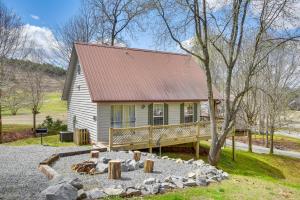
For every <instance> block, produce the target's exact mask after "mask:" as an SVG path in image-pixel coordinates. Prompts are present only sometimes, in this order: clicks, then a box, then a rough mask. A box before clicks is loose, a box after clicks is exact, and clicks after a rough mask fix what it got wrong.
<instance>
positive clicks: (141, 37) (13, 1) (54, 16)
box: [0, 0, 300, 63]
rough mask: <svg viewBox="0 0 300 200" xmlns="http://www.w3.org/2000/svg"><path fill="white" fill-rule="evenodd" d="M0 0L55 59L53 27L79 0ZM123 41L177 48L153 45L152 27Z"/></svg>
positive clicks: (217, 3)
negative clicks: (18, 17) (19, 18)
mask: <svg viewBox="0 0 300 200" xmlns="http://www.w3.org/2000/svg"><path fill="white" fill-rule="evenodd" d="M1 1H2V2H3V3H4V4H5V5H6V6H7V7H8V8H9V9H11V10H13V12H15V13H16V14H17V15H18V16H20V17H21V18H22V21H23V23H24V24H25V26H24V27H25V32H26V33H27V34H26V35H27V37H30V39H31V40H34V42H35V44H36V46H39V47H40V48H42V49H44V51H45V52H46V53H48V54H49V55H50V57H51V58H52V59H57V56H55V54H54V53H53V49H54V48H55V46H54V44H55V43H56V39H55V32H56V29H57V27H58V26H59V25H62V24H64V23H65V22H66V21H67V20H68V19H69V18H70V17H72V16H74V15H75V14H76V13H77V12H78V10H79V8H80V4H81V0H0V2H1ZM208 2H209V3H210V5H211V6H212V7H215V8H216V9H217V10H218V8H219V7H221V6H222V5H223V4H224V2H223V1H219V0H208ZM220 2H223V3H220ZM295 5H296V8H295V10H299V9H300V2H296V4H295ZM298 8H299V9H298ZM296 12H297V11H296ZM299 13H300V12H297V15H298V16H299V17H300V14H299ZM148 29H149V28H148ZM126 40H127V42H128V44H127V45H128V46H129V47H134V48H141V49H160V50H167V51H179V47H178V48H174V46H173V47H165V48H163V47H162V46H155V44H156V43H155V41H156V38H154V36H153V34H152V32H151V30H147V31H146V32H140V33H139V34H136V36H135V38H134V39H132V38H126ZM52 63H56V62H52Z"/></svg>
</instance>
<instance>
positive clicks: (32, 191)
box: [0, 145, 87, 200]
mask: <svg viewBox="0 0 300 200" xmlns="http://www.w3.org/2000/svg"><path fill="white" fill-rule="evenodd" d="M83 149H87V147H43V146H38V145H36V146H24V147H13V146H4V145H0V169H1V170H0V199H1V200H4V199H5V200H6V199H13V200H16V199H22V200H26V199H30V200H34V199H38V196H39V193H40V192H41V191H42V190H44V189H45V188H47V187H48V185H49V181H48V180H47V178H46V177H45V175H43V174H42V173H41V172H39V170H38V165H39V162H41V161H42V160H44V159H46V158H47V157H49V156H50V155H52V154H54V153H58V152H68V151H75V150H83Z"/></svg>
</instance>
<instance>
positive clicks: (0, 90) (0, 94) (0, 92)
mask: <svg viewBox="0 0 300 200" xmlns="http://www.w3.org/2000/svg"><path fill="white" fill-rule="evenodd" d="M1 98H2V89H1V88H0V144H2V104H1Z"/></svg>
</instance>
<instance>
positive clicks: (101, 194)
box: [86, 188, 107, 199]
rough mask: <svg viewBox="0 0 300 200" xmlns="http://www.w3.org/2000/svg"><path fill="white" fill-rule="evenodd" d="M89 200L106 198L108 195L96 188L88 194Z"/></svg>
mask: <svg viewBox="0 0 300 200" xmlns="http://www.w3.org/2000/svg"><path fill="white" fill-rule="evenodd" d="M86 195H87V198H88V199H100V198H104V197H106V196H107V195H106V194H105V193H104V192H103V191H101V190H100V189H99V188H94V189H91V190H89V191H87V192H86Z"/></svg>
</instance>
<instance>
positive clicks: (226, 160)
mask: <svg viewBox="0 0 300 200" xmlns="http://www.w3.org/2000/svg"><path fill="white" fill-rule="evenodd" d="M201 148H208V143H206V142H202V144H201ZM164 155H168V156H170V157H174V158H179V157H180V158H182V159H186V160H188V159H190V158H192V157H193V156H194V155H192V154H186V153H164ZM231 155H232V154H231V149H230V148H226V149H224V150H223V152H222V157H221V160H220V163H219V166H218V167H219V168H221V169H223V170H224V171H226V172H228V173H229V174H230V175H231V177H230V179H229V180H226V181H222V182H221V183H216V184H211V185H210V186H209V187H195V188H189V189H186V190H175V191H173V192H170V193H166V194H163V195H159V196H149V197H146V199H160V200H167V199H171V200H181V199H192V200H193V199H228V200H231V199H238V200H239V199H300V173H299V169H300V160H299V159H293V158H288V157H284V156H275V155H266V154H255V153H248V152H245V151H236V161H235V162H233V161H232V157H231ZM201 159H203V160H205V161H207V156H202V157H201Z"/></svg>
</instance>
